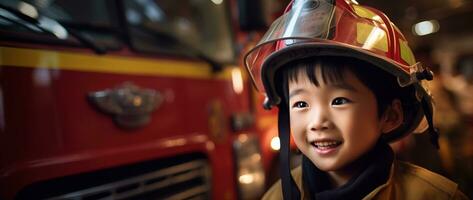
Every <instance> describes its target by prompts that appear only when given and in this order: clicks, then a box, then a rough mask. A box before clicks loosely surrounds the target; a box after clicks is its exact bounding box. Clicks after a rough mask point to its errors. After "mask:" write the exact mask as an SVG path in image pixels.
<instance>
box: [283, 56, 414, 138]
mask: <svg viewBox="0 0 473 200" xmlns="http://www.w3.org/2000/svg"><path fill="white" fill-rule="evenodd" d="M319 67H320V68H321V77H322V80H317V78H316V76H315V71H316V69H317V68H319ZM345 70H349V71H351V72H353V73H354V74H355V76H356V77H357V78H358V79H359V80H360V81H361V82H362V83H363V84H364V85H365V86H366V87H368V88H369V89H370V90H371V91H372V92H373V94H374V95H375V97H376V101H377V107H378V116H379V117H381V116H382V114H383V113H384V112H385V110H386V109H387V108H388V106H390V105H391V103H392V101H393V100H395V99H399V100H400V101H401V104H402V108H403V113H404V121H403V123H402V124H401V126H400V127H399V128H397V129H396V130H394V131H392V132H391V133H390V134H383V135H386V136H385V137H387V138H385V139H386V140H388V141H391V140H394V139H398V138H400V137H401V136H403V135H404V134H407V133H408V132H410V131H412V130H407V129H408V128H410V127H411V123H416V122H418V121H419V120H420V119H419V118H420V117H421V116H420V115H419V112H418V109H421V106H420V103H419V102H418V101H417V100H416V95H415V88H414V87H413V86H409V87H400V86H399V84H398V82H397V79H396V77H395V76H393V75H391V74H389V73H388V72H385V71H384V70H382V69H381V68H379V67H376V66H373V65H372V64H370V63H367V62H364V61H361V60H358V59H354V58H344V57H318V58H306V59H302V60H297V61H293V62H290V63H288V64H286V65H284V66H283V67H282V68H280V70H278V71H277V72H276V74H277V80H279V81H276V83H280V84H282V85H278V86H277V87H276V88H278V89H279V90H278V93H279V94H282V95H280V96H281V97H284V99H283V101H285V103H286V104H287V103H288V102H289V98H288V83H289V82H290V81H297V78H298V74H299V73H300V72H304V73H305V74H306V75H307V77H308V78H309V80H310V82H311V83H312V84H314V85H315V86H319V85H320V81H322V82H323V83H343V82H344V73H343V72H345ZM281 86H282V87H281Z"/></svg>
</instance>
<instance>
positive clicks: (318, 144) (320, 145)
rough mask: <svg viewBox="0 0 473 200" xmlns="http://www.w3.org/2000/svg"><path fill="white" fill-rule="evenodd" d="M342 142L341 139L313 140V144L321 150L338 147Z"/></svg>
mask: <svg viewBox="0 0 473 200" xmlns="http://www.w3.org/2000/svg"><path fill="white" fill-rule="evenodd" d="M340 144H342V142H341V141H335V140H331V141H314V142H312V145H314V146H315V148H317V149H320V150H328V149H333V148H336V147H338V146H339V145H340Z"/></svg>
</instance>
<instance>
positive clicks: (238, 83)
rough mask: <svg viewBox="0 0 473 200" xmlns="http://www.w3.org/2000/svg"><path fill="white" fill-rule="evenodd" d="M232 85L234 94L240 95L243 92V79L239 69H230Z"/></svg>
mask: <svg viewBox="0 0 473 200" xmlns="http://www.w3.org/2000/svg"><path fill="white" fill-rule="evenodd" d="M232 84H233V91H235V93H237V94H241V93H242V92H243V77H242V75H241V70H240V69H239V68H234V69H232Z"/></svg>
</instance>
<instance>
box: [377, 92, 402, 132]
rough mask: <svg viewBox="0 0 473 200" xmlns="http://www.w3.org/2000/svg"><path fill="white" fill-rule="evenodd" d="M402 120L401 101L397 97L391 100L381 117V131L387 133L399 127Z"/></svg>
mask: <svg viewBox="0 0 473 200" xmlns="http://www.w3.org/2000/svg"><path fill="white" fill-rule="evenodd" d="M403 121H404V112H403V110H402V103H401V101H400V100H399V99H395V100H393V102H392V103H391V105H390V106H388V108H387V109H386V111H384V113H383V116H382V117H381V133H389V132H391V131H393V130H394V129H396V128H397V127H399V126H400V125H401V124H402V122H403Z"/></svg>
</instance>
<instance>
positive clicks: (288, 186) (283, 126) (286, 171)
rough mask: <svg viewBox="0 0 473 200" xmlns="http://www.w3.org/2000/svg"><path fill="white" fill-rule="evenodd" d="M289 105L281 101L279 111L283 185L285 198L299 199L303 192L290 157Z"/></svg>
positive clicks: (280, 160)
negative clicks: (291, 165)
mask: <svg viewBox="0 0 473 200" xmlns="http://www.w3.org/2000/svg"><path fill="white" fill-rule="evenodd" d="M289 123H290V122H289V111H288V106H287V105H285V104H284V103H281V104H280V106H279V112H278V128H279V141H280V143H281V149H280V151H279V162H280V163H279V165H280V166H281V172H280V174H281V185H282V193H283V197H284V200H296V199H297V200H299V199H301V193H300V191H299V188H298V187H297V185H296V182H295V181H294V179H293V178H292V176H291V167H290V162H289V160H290V159H289V157H290V133H291V132H290V124H289Z"/></svg>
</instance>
